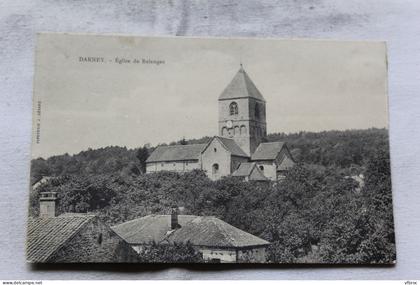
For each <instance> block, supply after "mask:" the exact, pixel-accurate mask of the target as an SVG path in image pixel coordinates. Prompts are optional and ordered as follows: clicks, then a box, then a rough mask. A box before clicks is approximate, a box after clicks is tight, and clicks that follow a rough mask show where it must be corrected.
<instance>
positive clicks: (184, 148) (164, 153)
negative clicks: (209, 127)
mask: <svg viewBox="0 0 420 285" xmlns="http://www.w3.org/2000/svg"><path fill="white" fill-rule="evenodd" d="M206 145H207V144H187V145H170V146H158V147H157V148H156V149H155V150H154V151H153V152H152V154H151V155H150V156H149V157H148V158H147V160H146V162H160V161H183V160H198V159H199V156H200V153H201V151H202V150H203V149H204V147H205V146H206Z"/></svg>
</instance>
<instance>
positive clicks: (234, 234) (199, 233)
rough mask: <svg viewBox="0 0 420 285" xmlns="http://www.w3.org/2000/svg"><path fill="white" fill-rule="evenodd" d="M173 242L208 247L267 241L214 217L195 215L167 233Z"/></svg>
mask: <svg viewBox="0 0 420 285" xmlns="http://www.w3.org/2000/svg"><path fill="white" fill-rule="evenodd" d="M168 240H169V241H170V242H174V243H181V242H187V241H189V242H191V243H192V244H193V245H200V246H208V247H248V246H258V245H268V244H270V243H269V242H268V241H266V240H263V239H261V238H259V237H257V236H254V235H252V234H250V233H247V232H245V231H243V230H240V229H238V228H236V227H234V226H232V225H230V224H228V223H226V222H224V221H222V220H220V219H218V218H216V217H212V216H197V217H196V218H195V219H193V220H191V221H190V222H188V223H187V224H186V225H185V226H184V227H181V228H180V229H178V230H176V231H174V232H173V233H172V234H171V235H169V237H168Z"/></svg>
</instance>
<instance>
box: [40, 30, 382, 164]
mask: <svg viewBox="0 0 420 285" xmlns="http://www.w3.org/2000/svg"><path fill="white" fill-rule="evenodd" d="M89 57H90V58H99V60H96V61H92V60H89V59H88V58H89ZM124 59H125V61H124ZM134 59H138V60H139V62H138V63H135V62H134ZM102 60H103V62H102ZM121 60H122V61H123V62H122V61H121ZM127 60H130V62H127ZM143 60H145V61H146V62H143ZM98 61H99V62H98ZM156 62H163V63H161V64H156ZM241 62H242V64H243V67H244V69H245V70H246V72H247V73H248V75H249V76H250V78H251V79H252V81H253V82H254V83H255V85H256V86H257V88H258V89H259V90H260V92H261V93H262V95H263V96H264V98H265V100H266V108H267V132H268V133H274V132H286V133H290V132H298V131H315V132H316V131H324V130H346V129H366V128H371V127H377V128H384V127H385V128H387V127H388V114H387V109H388V107H387V66H386V45H385V43H384V42H362V41H360V42H350V41H323V40H276V39H228V38H224V39H200V38H179V37H177V38H174V37H167V38H153V37H131V36H98V35H71V34H39V35H38V41H37V50H36V59H35V67H36V68H35V79H34V112H33V147H32V157H33V158H36V157H40V156H41V157H44V158H46V157H49V156H51V155H59V154H64V153H69V154H74V153H78V152H80V151H82V150H86V149H88V148H93V149H95V148H100V147H106V146H110V145H117V146H126V147H128V148H136V147H139V146H142V145H144V144H147V143H150V144H151V145H156V144H159V143H169V142H172V141H177V140H180V139H182V138H183V137H185V138H186V139H191V138H200V137H203V136H213V135H217V134H218V133H217V131H218V130H217V126H218V114H217V112H218V108H217V107H218V105H217V104H218V101H217V99H218V97H219V95H220V94H221V92H222V91H223V89H224V88H225V87H226V86H227V85H228V84H229V82H230V80H231V79H232V78H233V77H234V75H235V74H236V72H237V71H238V69H239V66H240V63H241Z"/></svg>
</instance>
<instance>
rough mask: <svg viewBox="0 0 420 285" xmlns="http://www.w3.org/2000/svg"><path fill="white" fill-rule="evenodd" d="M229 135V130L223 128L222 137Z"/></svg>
mask: <svg viewBox="0 0 420 285" xmlns="http://www.w3.org/2000/svg"><path fill="white" fill-rule="evenodd" d="M227 135H228V130H227V128H226V127H223V128H222V136H224V137H225V136H227Z"/></svg>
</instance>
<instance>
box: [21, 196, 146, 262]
mask: <svg viewBox="0 0 420 285" xmlns="http://www.w3.org/2000/svg"><path fill="white" fill-rule="evenodd" d="M56 202H57V193H55V192H43V193H41V198H40V216H39V217H36V218H33V217H30V218H29V220H28V231H27V247H26V256H27V260H28V262H32V263H79V262H83V263H87V262H90V263H98V262H136V261H137V260H138V255H137V253H136V252H135V251H134V250H133V249H132V247H131V246H130V245H129V244H128V243H127V242H126V241H125V240H124V239H122V238H121V237H120V236H119V235H117V234H116V233H115V232H114V231H113V230H111V228H110V227H108V226H107V225H105V224H104V223H102V222H101V221H100V220H99V219H98V217H97V216H95V215H89V214H78V213H65V214H62V215H59V216H56Z"/></svg>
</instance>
